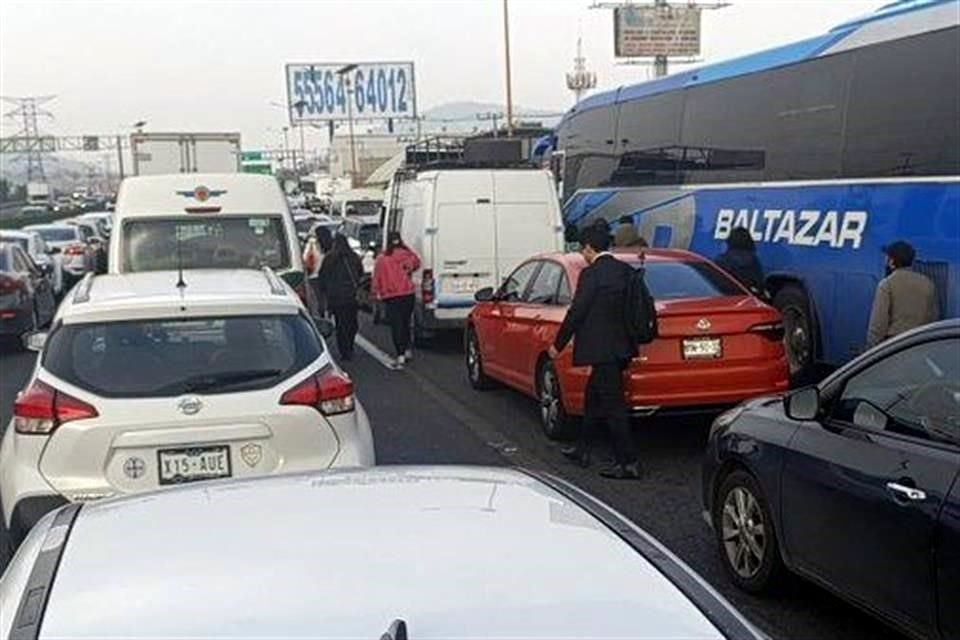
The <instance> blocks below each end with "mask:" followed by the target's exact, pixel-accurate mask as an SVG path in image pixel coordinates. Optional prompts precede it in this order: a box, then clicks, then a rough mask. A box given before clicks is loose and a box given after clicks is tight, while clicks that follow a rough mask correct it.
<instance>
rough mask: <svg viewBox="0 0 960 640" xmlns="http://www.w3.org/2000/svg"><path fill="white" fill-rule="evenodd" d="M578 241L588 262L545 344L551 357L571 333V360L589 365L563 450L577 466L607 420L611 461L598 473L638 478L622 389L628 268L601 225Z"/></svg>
mask: <svg viewBox="0 0 960 640" xmlns="http://www.w3.org/2000/svg"><path fill="white" fill-rule="evenodd" d="M580 242H581V245H582V246H583V248H582V250H581V252H582V253H583V257H584V258H585V259H586V260H587V263H588V266H587V268H586V269H584V270H583V272H582V273H581V274H580V281H579V284H578V285H577V291H576V294H575V295H574V297H573V302H572V303H571V305H570V308H569V309H568V310H567V315H566V317H565V318H564V320H563V324H562V325H561V327H560V331H559V332H558V333H557V339H556V340H555V341H554V344H553V346H552V347H551V349H550V357H551V358H556V357H557V356H559V355H560V352H561V351H563V349H564V348H565V347H566V346H567V344H568V343H569V342H570V339H571V338H573V337H576V341H575V342H574V346H573V364H574V365H575V366H590V367H591V370H590V379H589V381H588V382H587V391H586V406H585V411H584V420H583V428H582V431H581V435H580V442H579V444H578V445H577V446H575V447H569V448H567V449H564V451H563V453H564V455H566V456H567V457H568V458H571V459H573V460H574V461H576V462H578V463H580V464H581V465H582V466H587V465H589V460H590V446H589V443H590V439H591V438H592V436H593V432H594V431H595V430H596V429H597V428H598V426H599V424H600V423H602V422H603V421H604V420H606V421H607V424H608V426H609V429H610V433H611V435H612V437H613V444H614V448H613V450H614V456H615V459H616V464H615V465H614V466H613V467H612V468H610V469H606V470H603V471H601V472H600V474H601V475H603V476H605V477H608V478H617V479H637V478H639V477H640V461H639V459H638V457H637V451H636V446H635V444H634V441H633V433H632V431H631V427H630V418H629V415H628V411H627V403H626V400H625V399H624V393H623V371H624V369H626V367H627V365H628V364H629V363H630V360H631V359H632V358H633V357H634V356H635V355H636V353H637V348H636V344H634V342H633V341H632V340H631V339H630V337H629V335H628V333H627V327H626V318H625V305H626V291H627V283H628V280H629V277H630V275H631V273H632V267H630V266H629V265H628V264H626V263H624V262H622V261H620V260H617V259H616V258H615V257H613V255H611V254H610V253H609V251H608V249H609V248H610V235H609V233H608V232H607V231H606V230H605V229H603V228H601V227H596V226H591V227H587V228H586V229H584V231H583V234H582V237H581V241H580Z"/></svg>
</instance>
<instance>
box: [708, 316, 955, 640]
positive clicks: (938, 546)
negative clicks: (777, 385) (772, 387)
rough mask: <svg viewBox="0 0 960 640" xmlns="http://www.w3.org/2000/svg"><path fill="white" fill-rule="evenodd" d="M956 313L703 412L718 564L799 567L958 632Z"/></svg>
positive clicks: (857, 598) (766, 581)
mask: <svg viewBox="0 0 960 640" xmlns="http://www.w3.org/2000/svg"><path fill="white" fill-rule="evenodd" d="M958 476H960V320H949V321H945V322H939V323H936V324H932V325H928V326H926V327H923V328H921V329H917V330H915V331H911V332H909V333H906V334H903V335H901V336H898V337H897V338H895V339H893V340H890V341H888V342H886V343H884V344H882V345H880V346H879V347H877V348H875V349H873V350H871V351H869V352H868V353H866V354H864V355H862V356H861V357H859V358H857V359H856V360H854V361H853V362H850V363H849V364H848V365H846V366H845V367H843V368H842V369H840V370H839V371H837V372H836V373H835V374H833V375H832V376H830V377H829V378H827V379H826V380H825V381H824V382H822V383H821V384H819V385H817V386H813V387H807V388H804V389H800V390H797V391H794V392H793V393H791V394H789V395H787V396H786V397H784V398H761V399H758V400H754V401H752V402H749V403H746V404H744V405H741V406H739V407H737V408H736V409H733V410H731V411H729V412H727V413H725V414H723V415H721V416H720V417H719V418H717V420H716V421H715V422H714V424H713V428H712V429H711V432H710V440H709V444H708V446H707V455H706V460H705V464H704V474H703V500H704V506H705V508H706V511H705V516H706V517H707V518H708V520H709V522H710V523H711V525H712V526H713V530H714V532H715V533H716V540H717V545H718V548H719V552H720V557H721V558H722V561H723V564H724V566H725V568H726V570H727V573H728V574H729V576H730V578H731V579H732V580H733V582H734V583H736V584H737V586H739V587H740V588H742V589H744V590H746V591H750V592H755V593H756V592H763V591H767V590H770V589H771V588H773V587H775V586H776V583H777V581H778V579H779V578H782V577H783V575H784V573H785V572H786V571H787V570H789V571H790V572H793V573H796V574H799V575H801V576H803V577H805V578H808V579H810V580H812V581H814V582H816V583H818V584H820V585H822V586H824V587H826V588H827V589H830V590H832V591H834V592H835V593H837V594H839V595H841V596H842V597H844V598H846V599H848V600H850V601H852V602H854V603H855V604H857V605H859V606H861V607H863V608H865V609H867V610H869V611H870V612H872V613H874V614H876V615H878V616H879V617H882V618H883V619H885V620H887V621H888V622H890V623H891V624H893V625H895V626H896V627H898V628H899V629H900V630H902V631H904V632H906V633H908V634H910V635H913V636H916V637H924V638H960V480H958Z"/></svg>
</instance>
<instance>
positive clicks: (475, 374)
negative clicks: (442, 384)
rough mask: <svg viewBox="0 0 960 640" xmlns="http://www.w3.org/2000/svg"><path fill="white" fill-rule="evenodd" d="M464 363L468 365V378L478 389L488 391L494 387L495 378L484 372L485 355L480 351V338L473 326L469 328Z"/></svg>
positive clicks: (471, 384) (472, 385)
mask: <svg viewBox="0 0 960 640" xmlns="http://www.w3.org/2000/svg"><path fill="white" fill-rule="evenodd" d="M463 351H464V363H465V364H466V365H467V380H469V381H470V386H471V387H473V388H474V389H476V390H477V391H486V390H488V389H492V388H493V387H494V383H493V380H492V379H491V378H489V377H488V376H487V374H485V373H484V372H483V357H482V356H481V352H480V339H479V338H478V337H477V332H476V331H474V330H473V327H469V328H468V329H467V339H466V345H465V346H464V350H463Z"/></svg>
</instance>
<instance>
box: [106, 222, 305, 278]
mask: <svg viewBox="0 0 960 640" xmlns="http://www.w3.org/2000/svg"><path fill="white" fill-rule="evenodd" d="M286 235H287V234H286V230H285V229H284V226H283V219H282V218H281V217H280V216H270V215H260V216H229V217H227V216H193V215H191V216H190V217H189V218H187V217H184V218H180V219H176V220H170V219H156V218H141V219H135V220H129V221H127V222H126V223H124V225H123V242H122V245H123V271H125V272H134V271H161V270H170V269H176V268H177V267H178V265H179V266H182V267H183V268H184V269H259V268H261V267H263V266H268V267H270V268H271V269H276V270H279V269H287V268H289V267H290V255H289V251H288V249H287V237H286ZM178 239H179V242H178ZM178 245H179V246H178Z"/></svg>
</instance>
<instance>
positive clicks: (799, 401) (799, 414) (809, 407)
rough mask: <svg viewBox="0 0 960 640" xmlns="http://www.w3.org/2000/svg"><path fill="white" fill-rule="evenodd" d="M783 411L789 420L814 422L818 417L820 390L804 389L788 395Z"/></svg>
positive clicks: (814, 388) (784, 401)
mask: <svg viewBox="0 0 960 640" xmlns="http://www.w3.org/2000/svg"><path fill="white" fill-rule="evenodd" d="M783 410H784V412H785V413H786V414H787V417H788V418H790V419H791V420H816V419H817V418H818V417H819V416H820V389H818V388H817V387H804V388H803V389H798V390H797V391H794V392H793V393H790V394H788V395H787V396H785V397H784V399H783Z"/></svg>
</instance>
